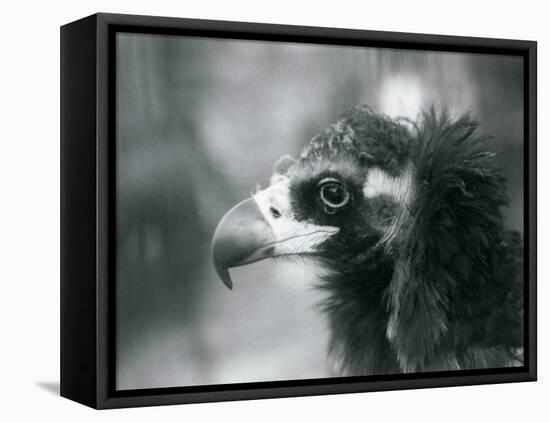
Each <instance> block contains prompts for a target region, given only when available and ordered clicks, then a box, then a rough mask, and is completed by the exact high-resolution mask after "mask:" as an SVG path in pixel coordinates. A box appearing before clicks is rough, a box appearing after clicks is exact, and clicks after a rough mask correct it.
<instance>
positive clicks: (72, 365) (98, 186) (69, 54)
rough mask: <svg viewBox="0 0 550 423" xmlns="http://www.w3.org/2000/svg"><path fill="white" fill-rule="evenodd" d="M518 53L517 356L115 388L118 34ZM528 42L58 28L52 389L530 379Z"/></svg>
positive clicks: (152, 24)
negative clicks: (57, 278) (520, 238)
mask: <svg viewBox="0 0 550 423" xmlns="http://www.w3.org/2000/svg"><path fill="white" fill-rule="evenodd" d="M119 31H124V32H136V33H138V32H139V33H157V34H181V35H194V36H209V37H217V38H237V39H250V40H271V41H287V42H300V43H319V44H331V45H346V46H350V45H352V46H373V47H393V48H405V49H419V50H437V51H450V52H477V53H493V54H505V55H516V56H521V57H522V58H523V60H524V65H525V73H524V113H525V116H524V124H525V125H524V140H525V142H524V148H525V154H524V184H525V186H524V195H525V202H524V207H525V210H524V212H525V213H524V216H525V237H524V239H525V261H526V266H525V279H524V280H525V295H524V298H525V328H524V329H525V330H524V333H525V363H524V366H523V367H518V368H506V369H485V370H462V371H454V372H453V371H449V372H430V373H414V374H399V375H385V376H364V377H343V378H334V379H308V380H293V381H280V382H260V383H239V384H229V385H210V386H196V387H171V388H158V389H139V390H127V391H116V390H115V385H114V382H113V380H114V365H115V356H114V354H115V351H114V343H115V336H116V333H115V327H114V325H113V313H114V307H115V303H114V292H113V289H114V288H113V286H114V283H113V282H112V281H113V278H114V266H115V260H114V258H115V253H116V250H115V249H116V239H115V238H116V237H115V220H114V205H115V190H114V187H115V184H116V174H115V168H114V162H115V153H116V150H115V148H114V147H113V146H114V142H113V138H114V134H115V132H114V131H115V123H114V122H115V119H114V113H115V108H114V105H115V101H116V98H115V89H114V88H115V78H114V76H115V71H116V70H115V66H114V62H115V49H114V44H113V43H114V36H115V34H116V33H117V32H119ZM536 116H537V44H536V42H534V41H518V40H504V39H488V38H471V37H455V36H441V35H426V34H409V33H396V32H379V31H363V30H348V29H335V28H316V27H303V26H286V25H271V24H256V23H241V22H223V21H209V20H195V19H177V18H165V17H151V16H132V15H117V14H103V13H99V14H95V15H92V16H89V17H86V18H83V19H81V20H78V21H75V22H72V23H70V24H67V25H65V26H63V27H62V28H61V395H62V396H64V397H66V398H69V399H72V400H75V401H77V402H80V403H82V404H85V405H88V406H90V407H94V408H97V409H103V408H119V407H133V406H150V405H164V404H179V403H196V402H209V401H231V400H242V399H259V398H274V397H290V396H303V395H321V394H335V393H351V392H367V391H380V390H397V389H413V388H429V387H442V386H457V385H475V384H488V383H503V382H522V381H534V380H536V375H537V347H536V346H537V343H536V337H537V330H536V306H537V304H536V289H537V288H536V280H537V278H536V233H537V232H536V209H537V207H536V173H537V172H536V138H537V121H536V119H537V117H536Z"/></svg>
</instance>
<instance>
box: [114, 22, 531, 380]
mask: <svg viewBox="0 0 550 423" xmlns="http://www.w3.org/2000/svg"><path fill="white" fill-rule="evenodd" d="M115 45H116V54H115V56H116V281H115V284H116V296H115V311H116V313H115V325H116V342H115V355H116V366H115V373H116V375H115V381H116V390H119V391H126V390H139V389H153V388H167V387H191V386H203V385H225V384H237V383H238V384H242V383H252V382H274V381H293V380H312V379H327V378H342V377H348V378H349V377H363V376H387V375H398V374H403V375H405V374H426V373H431V372H465V371H466V372H467V371H472V370H483V369H485V370H486V369H493V370H494V369H508V370H510V369H514V368H522V367H523V366H524V365H525V357H524V352H525V351H524V347H525V328H526V326H525V324H526V323H525V322H526V321H525V307H524V295H525V292H526V288H525V287H526V283H527V281H526V280H525V279H524V275H525V273H524V258H525V252H524V235H525V234H524V231H525V216H524V213H525V210H526V205H525V201H524V198H525V186H526V185H525V183H526V181H525V179H524V178H525V169H524V163H525V160H524V159H525V157H524V152H525V143H526V142H527V140H526V139H525V131H524V127H525V124H526V123H525V122H524V119H525V116H526V114H525V112H526V111H525V104H526V103H525V98H524V95H525V92H524V87H525V78H526V70H525V66H524V63H525V62H524V60H523V58H522V57H521V56H514V55H511V54H491V53H478V52H453V51H437V50H429V49H413V48H387V47H368V46H351V45H330V44H316V43H303V42H285V41H268V40H265V41H264V40H246V39H233V38H216V37H206V36H205V37H200V36H186V35H173V34H153V33H140V32H124V31H120V32H117V33H116V42H115Z"/></svg>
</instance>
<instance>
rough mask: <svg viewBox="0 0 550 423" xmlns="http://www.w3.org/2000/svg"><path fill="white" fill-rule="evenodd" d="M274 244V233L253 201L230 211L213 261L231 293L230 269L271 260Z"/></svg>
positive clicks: (216, 242)
mask: <svg viewBox="0 0 550 423" xmlns="http://www.w3.org/2000/svg"><path fill="white" fill-rule="evenodd" d="M274 241H275V237H274V234H273V231H272V229H271V227H270V226H269V224H268V223H267V221H266V220H265V219H264V218H263V215H262V213H261V211H260V209H259V207H258V205H257V204H256V202H255V201H254V199H253V198H249V199H248V200H245V201H242V202H240V203H239V204H237V205H236V206H235V207H233V208H232V209H231V210H229V211H228V212H227V213H226V214H225V216H224V217H223V218H222V220H220V223H218V227H217V228H216V231H215V232H214V238H213V239H212V259H213V260H214V267H215V268H216V272H218V275H219V277H220V278H221V280H222V281H223V283H224V284H225V285H226V286H227V287H228V288H229V289H231V288H232V287H233V282H232V281H231V276H229V268H230V267H236V266H242V265H244V264H249V263H253V262H255V261H259V260H262V259H264V258H267V257H269V256H270V253H272V252H273V247H272V245H273V242H274Z"/></svg>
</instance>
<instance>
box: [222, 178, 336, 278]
mask: <svg viewBox="0 0 550 423" xmlns="http://www.w3.org/2000/svg"><path fill="white" fill-rule="evenodd" d="M280 197H281V196H280V187H279V188H277V187H275V188H268V189H266V190H264V191H261V192H259V193H257V194H256V195H255V196H254V197H252V198H249V199H248V200H245V201H243V202H241V203H239V204H237V205H236V206H235V207H233V208H232V209H231V210H229V211H228V212H227V213H226V215H225V216H224V217H223V218H222V219H221V220H220V222H219V223H218V227H217V228H216V231H215V232H214V237H213V239H212V259H213V262H214V267H215V268H216V272H217V273H218V275H219V277H220V278H221V280H222V281H223V283H224V284H225V285H226V286H227V287H228V288H229V289H231V288H232V287H233V282H232V281H231V276H230V275H229V269H230V268H232V267H237V266H242V265H245V264H250V263H254V262H256V261H260V260H263V259H266V258H271V257H277V256H288V255H298V254H302V255H303V254H308V255H312V254H315V247H316V246H317V245H319V244H320V243H321V242H323V241H325V240H326V239H327V238H329V237H330V236H332V235H334V234H335V233H336V232H338V231H339V229H338V228H336V227H331V226H317V225H314V224H311V223H307V222H302V221H297V220H295V219H294V218H293V217H292V215H291V213H289V211H288V207H285V206H284V204H283V203H284V202H283V201H280V200H281V198H280ZM278 200H279V201H278ZM274 207H277V210H278V211H277V212H276V213H273V209H274Z"/></svg>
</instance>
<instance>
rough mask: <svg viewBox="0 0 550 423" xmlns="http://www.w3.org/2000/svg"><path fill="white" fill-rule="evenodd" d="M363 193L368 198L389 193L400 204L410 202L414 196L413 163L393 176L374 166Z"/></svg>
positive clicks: (369, 173) (364, 185) (368, 175)
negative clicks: (399, 173)
mask: <svg viewBox="0 0 550 423" xmlns="http://www.w3.org/2000/svg"><path fill="white" fill-rule="evenodd" d="M363 195H364V196H365V197H367V198H373V197H377V196H379V195H388V196H390V197H391V198H393V199H394V200H395V201H396V202H398V203H399V204H405V205H407V204H409V202H410V200H411V198H412V196H413V166H412V164H408V165H407V166H406V167H405V169H404V170H403V172H402V173H401V175H399V176H391V175H390V174H388V173H387V172H385V171H383V170H382V169H380V168H378V167H375V168H372V169H371V170H369V172H368V174H367V178H366V180H365V183H364V184H363Z"/></svg>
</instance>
